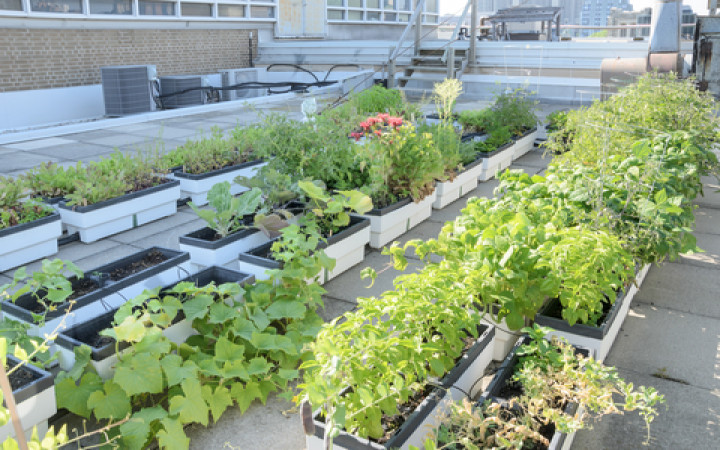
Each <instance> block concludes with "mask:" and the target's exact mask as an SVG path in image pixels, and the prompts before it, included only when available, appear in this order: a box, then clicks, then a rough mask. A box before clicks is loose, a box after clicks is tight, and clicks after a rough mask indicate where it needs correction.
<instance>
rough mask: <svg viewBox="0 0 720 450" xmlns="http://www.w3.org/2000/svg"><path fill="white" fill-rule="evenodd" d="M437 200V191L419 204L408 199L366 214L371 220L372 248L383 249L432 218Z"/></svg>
mask: <svg viewBox="0 0 720 450" xmlns="http://www.w3.org/2000/svg"><path fill="white" fill-rule="evenodd" d="M436 198H437V190H435V191H433V193H432V194H430V195H428V196H427V197H425V198H424V199H422V200H420V201H419V202H417V203H415V202H413V201H412V200H411V199H410V198H406V199H403V200H400V201H399V202H397V203H393V204H392V205H389V206H386V207H385V208H382V209H373V210H371V211H370V212H368V213H366V214H365V216H364V217H367V218H368V219H370V247H373V248H382V247H383V246H384V245H385V244H387V243H389V242H390V241H392V240H393V239H395V238H396V237H398V236H400V235H401V234H403V233H405V232H406V231H409V230H410V229H412V228H414V227H415V226H417V225H418V224H420V223H421V222H423V221H424V220H425V219H427V218H428V217H430V216H431V215H432V205H433V203H434V202H435V199H436Z"/></svg>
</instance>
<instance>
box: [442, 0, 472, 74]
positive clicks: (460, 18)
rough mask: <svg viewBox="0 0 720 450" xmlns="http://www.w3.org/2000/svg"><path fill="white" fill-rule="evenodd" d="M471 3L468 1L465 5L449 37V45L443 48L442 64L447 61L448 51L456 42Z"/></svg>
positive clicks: (470, 0)
mask: <svg viewBox="0 0 720 450" xmlns="http://www.w3.org/2000/svg"><path fill="white" fill-rule="evenodd" d="M472 2H473V0H468V2H467V4H466V5H465V9H463V12H462V14H460V17H458V22H457V25H455V30H454V31H453V34H452V36H450V41H449V45H448V46H447V47H446V48H445V52H444V53H443V55H442V58H441V61H442V62H446V61H447V56H448V51H449V50H450V47H451V46H452V43H453V42H454V41H455V40H457V37H458V34H460V28H462V23H463V21H464V20H465V16H467V13H468V10H469V9H470V5H471V4H472Z"/></svg>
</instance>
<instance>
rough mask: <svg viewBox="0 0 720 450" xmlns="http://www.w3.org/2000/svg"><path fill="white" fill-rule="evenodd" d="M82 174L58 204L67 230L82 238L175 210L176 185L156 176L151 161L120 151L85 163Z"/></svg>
mask: <svg viewBox="0 0 720 450" xmlns="http://www.w3.org/2000/svg"><path fill="white" fill-rule="evenodd" d="M86 170H87V175H86V178H84V179H80V180H77V181H76V185H75V190H74V192H72V193H69V194H67V195H66V196H65V197H66V199H67V201H63V202H61V203H60V206H59V209H60V215H61V217H62V221H63V223H65V224H66V225H67V227H68V231H69V232H70V233H74V232H79V234H80V240H81V241H83V242H94V241H96V240H98V239H102V238H103V237H106V236H110V235H112V234H115V233H119V232H121V231H125V230H129V229H131V228H134V227H137V226H140V225H143V224H145V223H148V222H152V221H153V220H157V219H159V218H162V217H165V216H169V215H172V214H175V212H176V211H177V200H178V199H179V198H180V183H179V182H178V181H172V180H169V179H167V178H164V177H162V176H159V175H157V173H156V171H155V169H153V163H152V161H150V160H148V159H146V158H143V157H140V156H137V157H132V156H126V155H124V154H123V153H121V152H115V153H113V154H112V155H111V156H110V157H109V158H106V159H100V160H99V161H93V162H91V163H89V164H88V166H87V168H86Z"/></svg>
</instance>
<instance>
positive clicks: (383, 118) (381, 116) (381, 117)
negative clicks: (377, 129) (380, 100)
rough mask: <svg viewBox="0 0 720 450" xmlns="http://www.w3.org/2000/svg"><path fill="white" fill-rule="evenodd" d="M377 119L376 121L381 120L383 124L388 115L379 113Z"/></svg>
mask: <svg viewBox="0 0 720 450" xmlns="http://www.w3.org/2000/svg"><path fill="white" fill-rule="evenodd" d="M377 117H378V119H380V120H382V121H383V122H387V121H388V119H389V118H390V114H386V113H380V114H378V115H377Z"/></svg>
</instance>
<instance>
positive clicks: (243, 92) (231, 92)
mask: <svg viewBox="0 0 720 450" xmlns="http://www.w3.org/2000/svg"><path fill="white" fill-rule="evenodd" d="M220 77H221V79H222V87H223V90H222V100H223V101H224V102H227V101H231V100H237V99H240V98H250V97H262V96H263V95H265V93H266V90H265V89H225V88H226V87H228V86H235V85H238V84H242V83H250V82H253V81H258V69H224V70H221V71H220Z"/></svg>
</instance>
